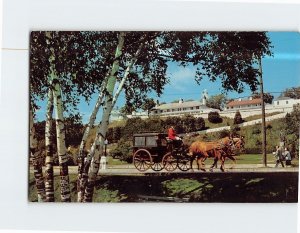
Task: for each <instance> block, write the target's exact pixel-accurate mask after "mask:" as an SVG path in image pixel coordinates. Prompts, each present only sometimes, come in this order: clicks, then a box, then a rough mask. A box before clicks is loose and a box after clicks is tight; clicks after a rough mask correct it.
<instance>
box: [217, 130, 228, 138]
mask: <svg viewBox="0 0 300 233" xmlns="http://www.w3.org/2000/svg"><path fill="white" fill-rule="evenodd" d="M229 135H230V131H229V130H227V129H224V130H222V131H220V132H219V135H218V138H225V137H228V136H229Z"/></svg>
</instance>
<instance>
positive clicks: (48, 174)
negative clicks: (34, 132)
mask: <svg viewBox="0 0 300 233" xmlns="http://www.w3.org/2000/svg"><path fill="white" fill-rule="evenodd" d="M52 115H53V90H52V88H49V91H48V100H47V113H46V125H45V144H46V161H45V165H46V169H45V189H46V198H47V201H48V202H53V201H54V178H53V142H52V132H51V129H52Z"/></svg>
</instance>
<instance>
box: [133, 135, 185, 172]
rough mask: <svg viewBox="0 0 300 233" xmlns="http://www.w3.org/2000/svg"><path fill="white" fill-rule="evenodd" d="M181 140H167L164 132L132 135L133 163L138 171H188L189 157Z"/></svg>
mask: <svg viewBox="0 0 300 233" xmlns="http://www.w3.org/2000/svg"><path fill="white" fill-rule="evenodd" d="M187 151H188V148H187V147H186V146H185V145H184V144H183V143H182V141H172V140H169V139H168V137H167V134H164V133H140V134H134V135H133V164H134V166H135V167H136V169H137V170H139V171H146V170H148V169H149V168H151V169H152V170H154V171H161V170H163V169H166V170H167V171H174V170H175V169H176V168H179V169H180V170H181V171H188V170H189V169H190V168H191V163H190V161H191V158H190V157H189V156H188V155H187Z"/></svg>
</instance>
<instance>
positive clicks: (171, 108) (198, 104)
mask: <svg viewBox="0 0 300 233" xmlns="http://www.w3.org/2000/svg"><path fill="white" fill-rule="evenodd" d="M207 99H208V93H207V90H204V91H203V92H202V97H201V99H200V100H189V101H184V100H183V99H180V100H179V101H178V102H175V103H165V104H157V105H156V106H155V107H154V108H153V109H152V110H151V113H150V115H152V116H181V115H184V114H192V115H205V114H208V113H209V112H212V111H217V112H219V110H218V109H214V108H209V107H207V106H206V100H207Z"/></svg>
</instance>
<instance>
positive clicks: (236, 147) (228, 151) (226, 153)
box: [210, 137, 245, 171]
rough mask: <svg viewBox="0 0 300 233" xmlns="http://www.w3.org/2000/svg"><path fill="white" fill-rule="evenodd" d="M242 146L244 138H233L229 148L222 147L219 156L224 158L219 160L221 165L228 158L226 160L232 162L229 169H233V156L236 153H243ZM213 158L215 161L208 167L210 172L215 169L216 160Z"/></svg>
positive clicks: (234, 162)
mask: <svg viewBox="0 0 300 233" xmlns="http://www.w3.org/2000/svg"><path fill="white" fill-rule="evenodd" d="M244 145H245V141H244V137H234V138H232V144H231V146H229V147H224V148H223V149H222V151H221V156H223V157H224V159H222V158H221V161H222V163H223V164H224V162H225V160H226V158H228V159H230V160H232V161H233V166H232V167H231V168H233V167H234V165H235V164H236V159H235V158H234V157H233V156H235V155H236V153H237V151H243V150H244ZM213 157H215V159H214V163H213V165H212V166H211V167H210V171H212V169H213V168H214V167H216V168H217V162H218V158H217V157H216V156H213ZM223 168H224V167H223Z"/></svg>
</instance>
